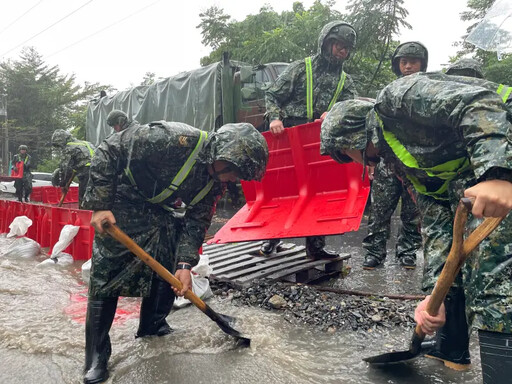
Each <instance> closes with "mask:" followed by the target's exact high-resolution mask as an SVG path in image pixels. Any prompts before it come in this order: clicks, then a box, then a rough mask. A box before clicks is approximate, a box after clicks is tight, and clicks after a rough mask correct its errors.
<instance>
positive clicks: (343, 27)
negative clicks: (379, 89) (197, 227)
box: [261, 21, 357, 259]
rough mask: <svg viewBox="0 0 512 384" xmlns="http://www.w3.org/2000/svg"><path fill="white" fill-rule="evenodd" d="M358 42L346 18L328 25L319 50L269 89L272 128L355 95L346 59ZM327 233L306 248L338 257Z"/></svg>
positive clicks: (307, 118)
mask: <svg viewBox="0 0 512 384" xmlns="http://www.w3.org/2000/svg"><path fill="white" fill-rule="evenodd" d="M355 46H356V32H355V30H354V28H353V27H352V26H351V25H349V24H347V23H344V22H342V21H332V22H330V23H328V24H327V25H325V26H324V27H323V28H322V31H321V32H320V35H319V37H318V53H317V54H316V55H314V56H311V57H307V58H305V59H304V60H298V61H295V62H293V63H291V64H290V65H289V66H288V67H287V68H286V70H285V71H284V72H283V73H282V74H281V75H280V76H279V77H278V78H277V80H276V81H275V83H274V84H273V85H272V86H271V87H270V88H269V89H268V90H267V92H266V94H265V99H266V108H267V112H266V118H267V120H268V121H269V123H270V125H269V128H270V131H271V132H272V134H274V135H280V134H281V133H283V132H284V128H285V127H293V126H295V125H300V124H304V123H307V122H311V121H314V120H315V119H319V118H321V117H322V116H323V114H324V113H325V112H327V111H329V110H330V109H331V107H332V106H333V105H334V103H335V102H336V101H342V100H348V99H353V98H354V97H355V96H356V95H357V92H356V89H355V86H354V83H353V81H352V78H351V77H350V76H349V75H347V74H346V73H345V72H344V71H343V63H344V62H345V60H348V58H349V57H350V53H351V51H352V50H353V49H354V48H355ZM279 241H280V240H279V239H272V240H267V241H265V242H264V243H263V245H262V247H261V253H262V254H266V255H268V254H270V253H272V252H273V251H274V250H275V248H276V247H277V246H278V244H279ZM324 247H325V236H310V237H307V238H306V251H307V253H308V255H309V256H310V257H312V258H314V259H323V258H334V257H338V254H337V253H334V252H329V251H327V250H325V249H324Z"/></svg>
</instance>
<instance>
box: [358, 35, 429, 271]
mask: <svg viewBox="0 0 512 384" xmlns="http://www.w3.org/2000/svg"><path fill="white" fill-rule="evenodd" d="M427 66H428V51H427V48H426V47H425V46H424V45H423V44H421V43H419V42H417V41H408V42H406V43H403V44H400V45H399V46H398V47H397V48H396V50H395V52H394V53H393V56H392V58H391V68H392V69H393V72H394V73H395V75H397V76H398V77H402V76H408V75H412V74H414V73H417V72H420V71H422V72H425V71H426V70H427ZM371 176H372V175H370V177H371ZM370 196H371V197H370V198H371V206H370V215H369V217H368V235H367V236H366V237H365V238H364V239H363V248H364V249H365V250H366V255H365V260H364V262H363V269H369V270H371V269H375V268H376V267H378V266H380V265H382V263H383V262H384V259H385V258H386V253H387V251H386V243H387V240H388V238H389V236H390V233H391V216H392V215H393V212H394V211H395V209H396V207H397V205H398V202H399V201H400V199H401V200H402V204H401V206H400V221H401V223H400V226H399V230H398V239H397V241H396V246H395V257H396V259H397V261H398V262H399V263H400V265H402V266H403V267H405V268H407V269H414V268H416V253H417V252H418V250H419V249H420V248H421V233H420V228H419V222H420V215H419V211H418V207H417V206H416V202H415V201H414V198H413V196H412V194H411V192H410V191H409V190H408V189H407V188H406V187H404V185H403V183H402V181H401V180H400V179H399V178H398V177H397V176H396V175H395V174H394V172H393V170H392V169H390V168H389V167H386V166H385V165H384V164H383V163H378V164H377V166H376V167H375V170H374V175H373V182H372V190H371V195H370Z"/></svg>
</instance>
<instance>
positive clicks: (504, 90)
mask: <svg viewBox="0 0 512 384" xmlns="http://www.w3.org/2000/svg"><path fill="white" fill-rule="evenodd" d="M496 92H497V93H498V95H500V96H501V100H503V102H504V103H506V102H507V100H508V97H509V96H510V93H511V92H512V87H509V86H506V85H503V84H500V85H499V87H498V89H497V90H496Z"/></svg>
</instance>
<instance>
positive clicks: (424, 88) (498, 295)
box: [322, 73, 512, 384]
mask: <svg viewBox="0 0 512 384" xmlns="http://www.w3.org/2000/svg"><path fill="white" fill-rule="evenodd" d="M496 87H497V84H492V83H491V82H488V81H484V80H480V79H474V78H469V77H459V76H446V75H444V74H439V73H434V74H416V75H412V76H407V77H404V78H402V79H399V80H396V81H394V82H393V83H391V84H390V85H388V86H387V87H386V88H385V89H384V90H383V91H382V92H381V94H380V95H379V96H378V98H377V101H376V104H375V111H371V106H370V108H368V109H369V110H370V113H369V114H368V115H367V122H366V129H362V128H361V124H359V126H356V125H355V124H350V123H349V122H347V119H346V116H349V115H354V113H353V112H352V110H350V108H347V106H345V105H343V104H342V103H339V104H337V105H335V106H334V108H333V110H332V111H331V113H330V114H329V115H328V116H327V118H326V120H325V121H324V123H323V125H322V150H323V151H324V153H332V154H334V155H335V156H336V154H337V153H338V154H343V155H349V156H350V157H351V158H352V159H354V160H356V161H360V162H362V161H363V159H364V157H367V156H370V157H372V156H375V155H376V154H378V155H379V156H382V157H383V158H384V159H385V161H386V162H387V163H389V164H391V165H392V166H393V169H394V170H395V172H397V174H398V175H399V176H400V177H402V178H403V179H404V180H407V181H408V182H409V183H411V184H412V185H413V186H414V188H415V189H416V191H417V192H418V206H419V209H420V212H421V215H422V222H421V224H422V231H423V232H422V233H423V236H424V254H425V265H426V269H425V273H424V279H423V286H424V288H425V289H427V290H431V289H432V288H433V286H434V284H435V281H436V279H437V277H438V275H439V273H440V271H441V269H442V266H443V265H444V262H445V260H446V257H447V255H448V253H449V250H450V247H451V242H452V229H453V218H454V213H455V209H456V205H457V204H458V201H459V199H460V198H461V197H462V196H466V197H474V198H475V202H474V205H473V210H472V213H473V215H472V216H471V215H470V217H469V219H468V223H467V227H468V228H469V229H470V230H473V229H475V228H476V226H477V225H478V224H479V223H480V222H481V220H480V218H481V217H482V216H496V217H499V216H505V215H506V214H507V213H508V212H509V211H510V209H511V208H512V141H511V139H510V137H511V130H512V118H511V116H512V115H511V114H510V113H509V109H508V107H507V105H506V104H504V103H503V102H502V99H501V98H500V96H498V95H496ZM360 115H362V113H361V114H360ZM359 121H361V118H360V119H359ZM413 127H414V128H415V129H412V128H413ZM336 157H339V156H336ZM336 157H335V158H336ZM511 238H512V218H511V217H510V216H509V217H507V218H505V220H504V221H503V222H502V224H501V225H500V226H499V227H498V228H497V229H496V230H495V231H494V232H493V233H492V234H491V235H490V236H489V237H488V238H487V239H486V240H484V241H483V242H482V244H481V245H480V246H479V247H478V249H477V250H476V251H475V252H473V254H472V255H471V256H470V257H469V259H468V261H467V262H466V264H465V265H464V266H463V267H462V278H459V279H457V281H456V283H455V284H454V287H453V288H452V292H450V293H449V294H448V295H449V297H450V296H452V297H453V294H454V292H455V294H457V289H456V287H457V286H462V287H463V289H464V294H465V309H466V314H467V319H468V322H469V324H471V325H472V326H473V327H475V328H477V329H478V330H479V338H480V351H481V361H482V371H483V377H484V382H485V383H489V384H490V383H493V384H498V383H499V384H503V383H508V382H509V381H510V375H512V348H511V346H512V279H511V276H512V252H511V249H512V246H511V245H510V244H511V243H510V239H511ZM454 300H455V301H456V302H457V303H459V300H458V299H457V298H454ZM427 302H428V299H426V300H425V301H423V302H421V303H420V305H419V306H418V308H417V310H416V316H415V318H416V320H417V322H418V324H419V325H420V326H421V327H422V329H423V331H424V332H425V333H428V334H431V333H432V332H433V331H434V330H436V329H439V328H440V326H441V325H443V323H444V317H443V316H446V317H448V316H449V315H450V313H449V312H447V311H445V306H444V305H443V306H442V307H441V309H440V311H439V314H438V316H435V317H432V316H429V315H428V314H427V313H426V312H424V309H425V307H426V303H427ZM454 311H456V309H455V310H454ZM453 331H454V332H456V331H457V330H456V329H454V330H453ZM458 332H459V333H460V338H461V339H465V338H466V336H467V335H466V334H465V332H466V330H464V329H459V330H458ZM452 336H453V335H452ZM456 342H457V341H456ZM460 347H461V346H459V345H454V346H453V350H456V349H458V350H459V351H461V350H462V348H460ZM462 347H464V346H462ZM449 357H452V358H453V359H452V360H454V362H455V363H457V360H458V359H460V362H461V363H462V365H464V363H465V359H466V358H467V359H468V360H469V356H458V359H457V357H456V356H455V355H452V356H449Z"/></svg>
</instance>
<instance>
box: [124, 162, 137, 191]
mask: <svg viewBox="0 0 512 384" xmlns="http://www.w3.org/2000/svg"><path fill="white" fill-rule="evenodd" d="M124 174H125V175H126V177H128V180H130V183H131V184H132V185H133V186H134V187H136V186H137V183H136V182H135V179H134V178H133V175H132V171H130V168H129V167H126V168H125V169H124Z"/></svg>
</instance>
